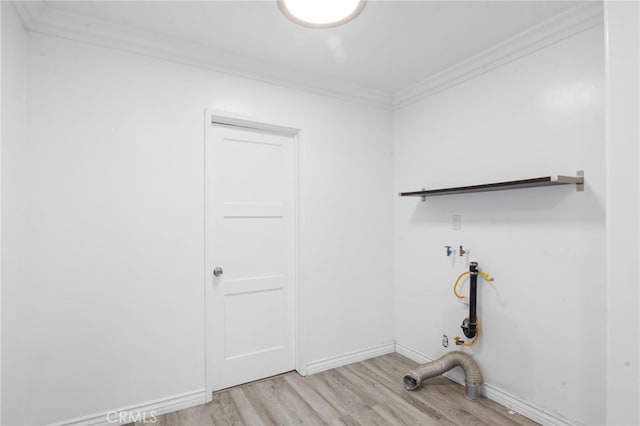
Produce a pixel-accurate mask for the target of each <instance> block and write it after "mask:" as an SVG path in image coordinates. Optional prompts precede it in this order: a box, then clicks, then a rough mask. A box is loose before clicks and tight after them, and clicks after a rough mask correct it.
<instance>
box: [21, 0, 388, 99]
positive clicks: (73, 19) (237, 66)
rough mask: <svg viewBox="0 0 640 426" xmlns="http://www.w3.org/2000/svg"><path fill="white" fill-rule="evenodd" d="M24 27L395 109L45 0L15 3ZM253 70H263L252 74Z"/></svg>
mask: <svg viewBox="0 0 640 426" xmlns="http://www.w3.org/2000/svg"><path fill="white" fill-rule="evenodd" d="M14 4H15V6H16V9H17V11H18V14H19V15H20V18H21V19H22V21H23V23H24V25H25V27H26V28H27V29H28V30H29V31H31V32H34V33H39V34H45V35H49V36H54V37H60V38H65V39H69V40H74V41H79V42H84V43H89V44H93V45H98V46H101V47H107V48H112V49H118V50H123V51H127V52H131V53H136V54H140V55H144V56H149V57H154V58H159V59H164V60H167V61H170V62H175V63H180V64H186V65H191V66H196V67H199V68H205V69H208V70H211V71H215V72H218V73H222V74H228V75H232V76H235V77H243V78H247V79H251V80H256V81H261V82H265V83H270V84H275V85H278V86H284V87H287V88H291V89H297V90H303V91H306V92H311V93H314V94H319V95H324V96H331V97H334V98H339V99H343V100H347V101H351V102H356V103H360V104H364V105H368V106H373V107H376V108H382V109H386V110H389V109H391V99H392V96H391V94H390V93H388V92H386V91H382V90H378V89H372V88H368V87H364V86H360V85H357V84H353V83H349V82H346V81H343V80H339V79H334V78H330V77H326V76H322V75H318V74H313V73H309V72H307V71H302V70H296V69H291V68H290V67H283V66H279V65H276V64H273V63H270V62H267V61H263V60H259V59H253V58H248V57H244V56H241V55H237V54H235V53H233V52H230V51H227V50H224V49H219V48H215V47H211V46H207V45H204V44H200V43H196V42H191V41H185V40H180V39H178V38H175V37H169V36H165V35H162V34H156V33H152V32H148V31H143V30H138V29H135V28H131V27H127V26H123V25H117V24H113V23H110V22H107V21H104V20H100V19H96V18H91V17H88V16H82V15H78V14H73V13H68V12H65V11H62V10H59V9H55V8H53V7H50V6H48V5H46V4H45V3H44V2H43V1H20V2H15V3H14ZM248 70H260V71H259V73H258V72H251V71H248Z"/></svg>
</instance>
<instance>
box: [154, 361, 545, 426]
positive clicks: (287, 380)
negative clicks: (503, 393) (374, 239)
mask: <svg viewBox="0 0 640 426" xmlns="http://www.w3.org/2000/svg"><path fill="white" fill-rule="evenodd" d="M416 365H417V364H416V363H415V362H413V361H411V360H410V359H408V358H406V357H404V356H402V355H399V354H397V353H394V354H389V355H384V356H380V357H377V358H373V359H370V360H367V361H362V362H358V363H356V364H351V365H347V366H345V367H340V368H336V369H333V370H329V371H325V372H322V373H318V374H315V375H312V376H307V377H301V376H300V375H298V374H297V373H296V372H291V373H286V374H283V375H280V376H276V377H273V378H270V379H265V380H262V381H258V382H253V383H249V384H246V385H242V386H238V387H235V388H230V389H227V390H224V391H220V392H216V393H214V395H213V401H212V402H210V403H208V404H205V405H200V406H197V407H193V408H189V409H186V410H181V411H177V412H174V413H169V414H165V415H163V416H158V421H157V423H156V425H157V426H205V425H224V426H227V425H251V426H253V425H256V426H259V425H264V426H268V425H311V426H315V425H333V426H353V425H363V426H376V425H380V426H390V425H427V426H428V425H463V426H469V425H487V426H501V425H520V426H524V425H536V424H537V423H534V422H532V421H531V420H528V419H526V418H524V417H522V416H520V415H518V414H512V415H510V414H509V413H508V410H507V409H506V408H505V407H503V406H501V405H500V404H497V403H495V402H493V401H491V400H488V399H486V398H482V399H481V400H480V401H476V402H473V401H469V400H468V399H466V398H465V396H464V387H463V386H460V385H458V384H457V383H454V382H452V381H450V380H449V379H446V378H444V377H442V376H440V377H436V378H433V379H429V380H427V381H426V382H424V383H423V385H422V387H421V388H419V390H416V391H413V392H408V391H406V390H404V387H403V386H402V377H403V376H404V374H405V373H406V372H407V371H408V370H410V369H411V368H413V367H415V366H416Z"/></svg>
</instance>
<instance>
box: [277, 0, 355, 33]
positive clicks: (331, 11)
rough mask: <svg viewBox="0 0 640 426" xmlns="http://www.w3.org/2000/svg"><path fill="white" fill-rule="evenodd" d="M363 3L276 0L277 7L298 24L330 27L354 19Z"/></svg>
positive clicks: (323, 0) (337, 0) (324, 0)
mask: <svg viewBox="0 0 640 426" xmlns="http://www.w3.org/2000/svg"><path fill="white" fill-rule="evenodd" d="M365 3H366V0H278V7H280V10H281V11H282V13H283V14H284V15H285V16H286V17H287V18H289V19H290V20H291V21H293V22H295V23H296V24H298V25H302V26H305V27H311V28H330V27H337V26H338V25H342V24H345V23H347V22H349V21H351V20H352V19H354V18H355V17H356V16H358V15H359V14H360V12H362V9H364V6H365Z"/></svg>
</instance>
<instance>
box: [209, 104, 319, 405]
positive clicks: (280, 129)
mask: <svg viewBox="0 0 640 426" xmlns="http://www.w3.org/2000/svg"><path fill="white" fill-rule="evenodd" d="M214 125H219V126H230V127H237V128H240V129H250V130H259V131H263V132H268V133H275V134H278V135H283V136H289V137H291V138H293V147H292V148H293V169H294V170H293V173H294V176H293V186H294V188H293V212H294V213H293V228H294V229H293V232H294V241H293V245H294V247H293V256H294V259H293V268H294V272H293V283H292V285H293V294H294V296H293V301H294V302H293V303H294V306H293V310H294V319H293V320H294V325H293V326H294V333H293V339H294V342H293V345H294V351H295V354H294V360H295V369H296V371H297V372H298V373H299V374H301V375H303V376H306V374H307V372H306V362H305V358H304V351H303V345H302V343H303V332H302V330H303V326H302V312H301V309H300V307H301V289H300V280H299V276H300V264H299V259H300V255H299V253H300V250H299V248H300V245H299V235H300V233H299V223H300V221H299V152H300V133H301V129H300V128H299V127H292V126H284V125H280V124H273V122H262V121H255V120H252V119H250V118H246V117H238V116H235V115H233V114H228V113H225V112H220V111H213V110H210V109H206V110H205V135H204V136H205V137H204V143H203V158H204V160H203V167H204V173H203V178H204V186H203V188H204V192H203V197H204V203H203V205H204V207H203V213H204V215H203V224H204V269H205V271H204V276H203V282H204V311H205V315H204V342H205V345H204V349H205V354H204V357H205V358H204V360H205V371H204V382H205V389H206V391H207V392H206V395H207V402H209V401H211V400H212V392H213V384H212V383H211V380H210V378H209V374H208V372H209V371H211V370H212V369H215V365H213V364H214V362H213V360H212V359H211V358H212V357H211V356H210V354H209V353H208V345H207V342H208V340H209V339H210V338H211V327H210V326H209V320H210V317H211V306H210V302H209V300H210V298H211V289H210V286H209V285H208V278H209V275H211V274H212V271H209V270H207V256H209V254H208V253H207V241H206V235H207V230H206V226H207V225H206V223H207V221H206V218H207V216H206V215H207V211H206V208H207V202H206V197H207V186H206V185H207V184H206V182H207V162H206V158H207V156H206V150H207V143H208V142H209V141H210V140H211V137H212V136H211V132H212V128H213V126H214Z"/></svg>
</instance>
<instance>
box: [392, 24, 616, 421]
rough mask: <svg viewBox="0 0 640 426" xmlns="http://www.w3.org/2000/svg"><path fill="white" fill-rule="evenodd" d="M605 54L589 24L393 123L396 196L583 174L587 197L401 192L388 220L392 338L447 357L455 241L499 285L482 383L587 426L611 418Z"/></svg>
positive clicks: (456, 307)
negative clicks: (458, 219)
mask: <svg viewBox="0 0 640 426" xmlns="http://www.w3.org/2000/svg"><path fill="white" fill-rule="evenodd" d="M603 49H604V47H603V29H602V27H598V28H595V29H591V30H589V31H586V32H583V33H581V34H578V35H576V36H573V37H571V38H569V39H566V40H564V41H562V42H559V43H557V44H555V45H552V46H550V47H548V48H545V49H543V50H540V51H537V52H535V53H533V54H531V55H529V56H526V57H523V58H521V59H519V60H517V61H514V62H512V63H509V64H507V65H505V66H502V67H500V68H498V69H495V70H493V71H490V72H488V73H486V74H484V75H482V76H479V77H477V78H474V79H473V80H470V81H467V82H465V83H463V84H460V85H458V86H456V87H454V88H451V89H449V90H446V91H444V92H441V93H439V94H436V95H434V96H432V97H430V98H428V99H425V100H423V101H421V102H419V103H416V104H414V105H411V106H409V107H406V108H404V109H401V110H399V111H397V112H396V114H395V115H394V142H395V149H394V157H395V158H394V168H395V172H394V176H395V190H396V191H397V192H400V191H411V190H419V189H420V188H421V187H429V188H440V187H448V186H462V185H473V184H481V183H490V182H496V181H501V180H511V179H524V178H530V177H537V176H545V175H550V174H568V175H574V174H575V172H576V171H577V170H584V171H585V175H586V188H585V191H584V192H576V188H575V186H567V187H557V188H536V189H527V190H516V191H504V192H491V193H482V194H467V195H452V196H443V197H435V198H430V199H427V201H426V202H425V203H422V202H420V201H419V199H416V198H397V199H396V200H395V219H394V220H395V228H394V229H395V231H394V232H395V283H396V310H397V311H396V321H397V323H396V338H397V342H398V344H399V345H402V346H403V347H406V348H409V349H413V350H415V351H417V352H419V353H421V354H423V355H425V356H427V357H431V358H436V357H438V356H440V355H441V354H442V353H443V352H444V351H445V349H444V348H442V346H441V339H442V334H443V332H444V333H446V334H447V335H448V336H449V342H450V343H451V345H450V347H449V349H448V350H454V349H455V346H454V345H453V337H454V336H460V335H461V330H460V323H461V322H462V320H463V319H464V318H465V317H466V316H467V314H468V312H467V308H466V306H465V305H462V304H461V303H459V302H458V301H457V300H456V299H455V297H454V295H453V293H452V291H451V286H452V284H453V282H454V280H455V278H456V276H457V275H458V274H459V273H460V272H462V271H464V270H466V269H467V266H466V264H465V263H464V262H463V261H462V260H461V259H459V258H453V257H450V258H447V257H446V256H445V254H444V253H445V250H444V248H443V246H445V245H452V246H458V245H460V244H462V245H464V247H465V248H467V249H468V250H470V257H469V260H475V261H478V262H479V263H480V267H481V268H482V269H484V270H485V271H487V272H489V273H490V274H492V275H494V276H495V279H496V280H495V282H494V283H492V284H487V283H484V282H481V283H480V285H479V302H478V303H479V308H478V314H479V316H480V319H481V337H480V339H479V341H478V343H477V344H476V345H475V346H474V347H473V348H470V349H468V351H469V352H470V353H472V354H473V355H474V357H475V358H476V360H477V361H478V363H479V365H480V367H481V369H482V372H483V374H484V376H485V378H486V382H487V383H488V384H490V385H492V386H494V387H495V388H498V389H501V390H503V391H506V392H507V393H509V394H511V395H512V396H514V397H516V398H520V399H522V400H524V401H526V402H528V403H530V404H533V405H535V406H537V407H539V408H541V409H543V410H547V411H548V412H549V413H550V414H551V415H554V416H557V417H559V418H565V419H569V420H570V421H573V422H579V423H584V424H604V422H605V396H606V395H605V375H604V373H605V349H604V348H605V302H604V300H605V296H606V292H605V233H604V231H605V227H604V224H605V161H604V155H605V131H604V100H603V90H604V88H603V81H604V76H603ZM452 214H460V215H461V216H462V229H461V230H459V231H454V230H452V220H451V215H452ZM463 288H464V289H465V290H464V291H466V289H468V287H466V286H465V287H463Z"/></svg>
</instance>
